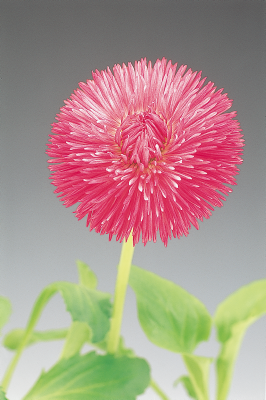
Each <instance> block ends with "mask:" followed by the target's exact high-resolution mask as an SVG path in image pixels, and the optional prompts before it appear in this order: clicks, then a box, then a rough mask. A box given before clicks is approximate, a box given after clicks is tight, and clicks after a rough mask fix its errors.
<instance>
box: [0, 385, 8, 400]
mask: <svg viewBox="0 0 266 400" xmlns="http://www.w3.org/2000/svg"><path fill="white" fill-rule="evenodd" d="M0 400H7V398H6V396H5V393H4V391H3V389H2V388H1V387H0Z"/></svg>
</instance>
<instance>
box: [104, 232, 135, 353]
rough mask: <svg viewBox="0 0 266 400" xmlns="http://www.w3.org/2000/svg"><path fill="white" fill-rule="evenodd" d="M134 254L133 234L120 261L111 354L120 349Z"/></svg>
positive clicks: (109, 342) (108, 349)
mask: <svg viewBox="0 0 266 400" xmlns="http://www.w3.org/2000/svg"><path fill="white" fill-rule="evenodd" d="M133 253H134V247H133V237H132V233H131V234H130V235H129V238H128V240H127V242H126V241H125V240H124V242H123V246H122V251H121V256H120V261H119V265H118V272H117V278H116V286H115V297H114V307H113V315H112V319H111V328H110V332H109V336H108V343H107V351H108V353H110V354H115V353H116V351H117V349H118V344H119V339H120V329H121V323H122V316H123V309H124V303H125V296H126V290H127V284H128V279H129V273H130V267H131V261H132V258H133Z"/></svg>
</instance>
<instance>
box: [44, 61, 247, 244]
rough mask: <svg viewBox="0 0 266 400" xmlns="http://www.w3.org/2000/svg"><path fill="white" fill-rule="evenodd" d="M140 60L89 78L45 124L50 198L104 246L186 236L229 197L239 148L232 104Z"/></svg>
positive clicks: (186, 76) (163, 66)
mask: <svg viewBox="0 0 266 400" xmlns="http://www.w3.org/2000/svg"><path fill="white" fill-rule="evenodd" d="M176 68H177V64H174V65H172V63H171V61H169V62H168V63H167V60H166V59H165V58H163V59H162V60H157V61H156V63H155V65H154V66H153V67H152V64H151V62H149V63H148V64H147V62H146V59H142V60H141V61H138V62H135V67H133V66H132V64H131V63H129V64H128V65H127V66H126V65H124V64H123V65H122V67H121V66H120V65H115V66H114V68H113V73H112V72H111V70H110V69H109V68H107V70H105V71H101V72H99V71H97V70H96V71H95V72H94V73H92V75H93V80H88V81H87V82H86V83H80V84H79V86H80V89H77V90H76V91H74V93H73V94H72V95H71V98H70V99H68V100H66V101H65V106H64V107H62V108H61V110H60V113H59V114H58V115H57V122H55V123H54V124H52V126H53V128H52V132H53V134H52V135H50V139H49V140H50V142H49V144H48V147H49V149H48V150H47V153H48V155H49V156H50V157H53V158H52V159H51V160H49V163H52V165H50V166H49V168H50V170H51V171H52V179H53V182H52V183H53V184H54V185H55V186H56V187H57V188H56V190H55V193H60V194H59V196H60V197H62V198H61V200H63V201H64V205H65V206H66V207H69V206H72V205H74V204H76V203H79V205H78V207H77V209H76V211H75V213H76V216H77V218H78V219H81V218H83V217H86V218H87V226H89V227H90V230H92V229H95V231H96V232H100V233H101V234H104V233H108V234H109V238H110V240H111V238H112V236H113V235H116V240H120V241H122V240H123V239H124V238H125V239H127V238H128V236H129V234H130V232H131V231H132V234H133V241H134V245H135V244H136V243H137V242H138V241H139V240H140V235H141V234H142V242H143V243H144V245H145V244H146V243H147V241H151V240H153V241H154V242H155V241H156V236H157V231H159V233H160V237H161V239H162V241H163V242H164V244H165V246H167V241H168V238H171V235H173V236H174V237H178V238H179V237H180V236H182V235H183V234H184V235H186V236H187V235H188V233H189V229H190V227H191V224H192V225H194V226H195V227H196V228H197V229H198V221H197V220H198V219H199V220H202V219H203V217H205V218H209V216H210V215H211V211H212V210H214V207H221V206H222V205H223V203H222V200H225V197H224V196H223V194H225V195H227V194H228V193H229V192H231V191H232V189H231V188H230V187H228V186H227V185H226V184H229V185H235V184H236V181H235V178H234V175H236V174H237V173H238V168H237V166H236V164H240V163H242V159H241V157H240V156H241V154H242V150H243V145H244V144H243V139H242V136H243V135H242V134H241V133H240V132H241V129H240V126H239V122H238V121H237V120H236V119H234V117H235V116H236V112H229V113H226V112H225V111H227V110H228V109H229V108H230V107H231V105H232V101H231V100H229V99H228V97H227V94H222V90H223V89H220V90H216V87H215V86H214V84H213V83H212V82H208V83H207V84H205V85H204V81H205V79H206V78H204V79H201V73H200V72H199V73H197V72H192V71H191V70H190V69H189V70H188V71H186V68H187V67H186V66H184V65H182V66H181V67H180V68H179V69H178V70H177V71H176Z"/></svg>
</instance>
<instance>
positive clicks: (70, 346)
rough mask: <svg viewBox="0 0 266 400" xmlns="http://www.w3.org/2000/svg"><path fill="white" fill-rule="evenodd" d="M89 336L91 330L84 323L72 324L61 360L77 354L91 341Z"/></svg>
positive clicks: (76, 322)
mask: <svg viewBox="0 0 266 400" xmlns="http://www.w3.org/2000/svg"><path fill="white" fill-rule="evenodd" d="M91 336H92V332H91V329H90V327H89V325H88V324H87V323H86V322H79V321H75V322H72V325H71V327H70V329H69V331H68V334H67V337H66V342H65V345H64V348H63V351H62V354H61V358H70V357H73V356H74V355H76V354H78V353H79V352H80V350H81V348H82V346H83V344H84V343H86V342H90V341H91Z"/></svg>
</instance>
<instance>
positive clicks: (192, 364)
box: [182, 354, 213, 400]
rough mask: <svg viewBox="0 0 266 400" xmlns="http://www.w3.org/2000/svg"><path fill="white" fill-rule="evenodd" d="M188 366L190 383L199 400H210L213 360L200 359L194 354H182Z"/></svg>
mask: <svg viewBox="0 0 266 400" xmlns="http://www.w3.org/2000/svg"><path fill="white" fill-rule="evenodd" d="M182 357H183V360H184V362H185V364H186V367H187V370H188V373H189V378H190V383H191V384H192V386H193V390H194V393H195V395H196V397H195V398H196V399H197V400H208V399H209V372H210V365H211V363H212V361H213V360H212V358H208V357H200V356H196V355H194V354H182Z"/></svg>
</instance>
